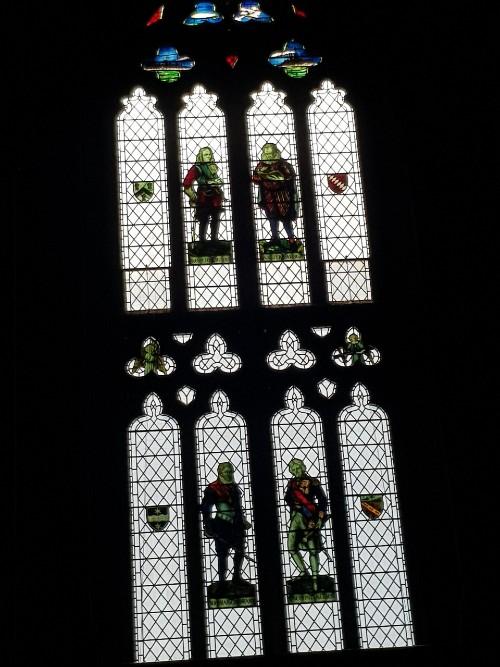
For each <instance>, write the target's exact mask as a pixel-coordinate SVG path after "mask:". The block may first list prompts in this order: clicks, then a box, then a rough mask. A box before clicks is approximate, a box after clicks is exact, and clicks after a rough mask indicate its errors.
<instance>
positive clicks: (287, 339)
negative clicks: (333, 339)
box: [267, 329, 316, 371]
mask: <svg viewBox="0 0 500 667" xmlns="http://www.w3.org/2000/svg"><path fill="white" fill-rule="evenodd" d="M267 363H268V365H269V366H270V367H271V368H272V369H273V370H274V371H284V370H286V369H287V368H290V367H291V366H294V367H295V368H300V369H301V370H306V369H307V368H312V367H313V366H314V364H315V363H316V357H315V356H314V354H313V353H312V352H311V351H310V350H305V349H303V348H301V347H300V340H299V338H298V336H297V334H296V333H294V332H293V331H291V330H290V329H287V330H286V331H284V332H283V333H282V334H281V337H280V341H279V349H278V350H273V351H272V352H270V353H269V354H268V355H267Z"/></svg>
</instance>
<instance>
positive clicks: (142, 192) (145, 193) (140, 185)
mask: <svg viewBox="0 0 500 667" xmlns="http://www.w3.org/2000/svg"><path fill="white" fill-rule="evenodd" d="M133 186H134V197H135V198H136V199H137V200H139V201H140V202H146V201H149V200H150V199H151V198H152V196H153V195H154V193H155V184H154V181H135V183H133Z"/></svg>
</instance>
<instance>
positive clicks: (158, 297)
mask: <svg viewBox="0 0 500 667" xmlns="http://www.w3.org/2000/svg"><path fill="white" fill-rule="evenodd" d="M122 103H123V104H124V106H125V109H124V110H123V111H122V112H121V113H120V114H119V116H118V118H117V148H118V181H119V182H118V186H119V201H120V230H121V263H122V269H123V274H124V282H125V309H126V310H127V311H134V312H137V311H139V312H148V311H160V310H168V309H169V308H170V284H169V281H170V274H169V272H170V236H169V220H168V193H167V171H166V154H165V146H166V143H165V129H164V123H163V116H162V114H161V113H160V112H159V111H158V109H156V107H155V103H156V98H154V97H152V96H148V95H147V94H146V92H145V91H144V90H143V89H142V88H136V89H135V90H134V91H133V92H132V94H131V95H130V97H126V98H124V99H123V100H122Z"/></svg>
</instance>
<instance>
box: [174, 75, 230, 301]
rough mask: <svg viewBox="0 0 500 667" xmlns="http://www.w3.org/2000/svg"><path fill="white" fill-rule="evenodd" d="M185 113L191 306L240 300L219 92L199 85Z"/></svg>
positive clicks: (187, 98)
mask: <svg viewBox="0 0 500 667" xmlns="http://www.w3.org/2000/svg"><path fill="white" fill-rule="evenodd" d="M183 100H184V102H185V106H184V108H183V109H182V110H181V111H180V113H179V142H180V149H181V151H180V152H181V155H180V167H181V178H182V181H183V189H184V205H183V214H184V239H185V253H186V264H187V283H188V306H189V308H192V309H206V308H235V307H236V306H237V305H238V291H237V285H236V267H235V263H234V262H235V260H234V245H233V221H232V207H231V187H230V182H229V168H228V159H227V137H226V121H225V118H224V114H223V112H222V111H221V110H220V109H219V108H218V107H217V96H216V95H212V94H209V93H207V92H206V90H205V88H203V86H200V85H198V86H195V87H194V89H193V92H192V93H191V94H190V95H186V96H185V97H183Z"/></svg>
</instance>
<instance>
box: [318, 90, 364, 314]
mask: <svg viewBox="0 0 500 667" xmlns="http://www.w3.org/2000/svg"><path fill="white" fill-rule="evenodd" d="M312 94H313V96H314V98H315V101H314V103H313V104H311V105H310V107H309V109H308V111H307V119H308V125H309V135H310V140H311V153H312V160H313V177H314V190H315V201H316V212H317V216H318V223H319V240H320V247H321V257H322V259H323V262H324V265H325V273H326V284H327V291H328V300H329V301H331V302H333V303H337V302H340V303H342V302H346V301H347V302H349V301H369V300H370V299H371V288H370V275H369V265H368V258H369V247H368V238H367V232H366V223H365V210H364V202H363V190H362V181H361V173H360V170H359V158H358V149H357V140H356V126H355V122H354V113H353V111H352V109H351V107H350V106H349V105H348V104H347V102H345V101H344V95H345V93H344V91H343V90H339V89H337V88H335V87H334V85H333V84H332V82H331V81H323V83H322V84H321V86H320V87H319V88H318V89H317V90H313V91H312Z"/></svg>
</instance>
